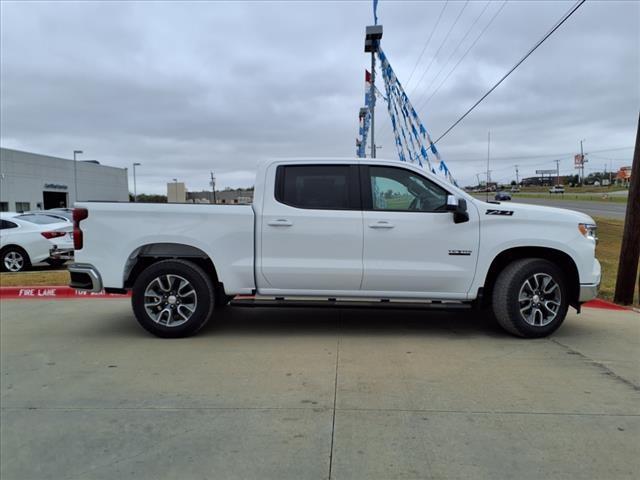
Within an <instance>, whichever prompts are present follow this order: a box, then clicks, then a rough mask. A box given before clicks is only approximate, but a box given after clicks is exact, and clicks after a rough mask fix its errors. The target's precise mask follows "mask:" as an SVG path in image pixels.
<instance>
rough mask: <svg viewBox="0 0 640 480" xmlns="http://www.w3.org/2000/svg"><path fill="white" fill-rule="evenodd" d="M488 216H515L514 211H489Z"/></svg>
mask: <svg viewBox="0 0 640 480" xmlns="http://www.w3.org/2000/svg"><path fill="white" fill-rule="evenodd" d="M487 215H506V216H507V217H510V216H511V215H513V210H487Z"/></svg>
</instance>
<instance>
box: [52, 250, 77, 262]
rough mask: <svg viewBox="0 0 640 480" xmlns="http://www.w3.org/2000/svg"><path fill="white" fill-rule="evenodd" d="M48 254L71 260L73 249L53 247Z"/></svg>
mask: <svg viewBox="0 0 640 480" xmlns="http://www.w3.org/2000/svg"><path fill="white" fill-rule="evenodd" d="M49 256H50V257H51V258H56V259H57V258H60V259H64V260H72V259H73V249H72V248H58V247H54V248H52V249H51V250H50V251H49Z"/></svg>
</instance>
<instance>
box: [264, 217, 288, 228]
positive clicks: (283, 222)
mask: <svg viewBox="0 0 640 480" xmlns="http://www.w3.org/2000/svg"><path fill="white" fill-rule="evenodd" d="M267 225H269V226H271V227H290V226H291V225H293V223H291V222H290V221H289V220H287V219H286V218H279V219H277V220H271V221H269V222H268V223H267Z"/></svg>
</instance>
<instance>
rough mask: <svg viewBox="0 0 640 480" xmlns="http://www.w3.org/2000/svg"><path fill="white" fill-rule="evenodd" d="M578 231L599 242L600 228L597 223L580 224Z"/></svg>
mask: <svg viewBox="0 0 640 480" xmlns="http://www.w3.org/2000/svg"><path fill="white" fill-rule="evenodd" d="M578 230H580V233H581V234H582V235H583V236H585V237H586V238H590V239H592V240H594V241H596V242H597V241H598V227H597V225H596V224H595V223H579V224H578Z"/></svg>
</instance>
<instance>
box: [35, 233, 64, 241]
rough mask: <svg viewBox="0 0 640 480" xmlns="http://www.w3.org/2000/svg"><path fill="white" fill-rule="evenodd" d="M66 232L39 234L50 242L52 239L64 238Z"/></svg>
mask: <svg viewBox="0 0 640 480" xmlns="http://www.w3.org/2000/svg"><path fill="white" fill-rule="evenodd" d="M66 234H67V232H40V235H42V236H43V237H44V238H46V239H48V240H51V239H52V238H58V237H64V236H65V235H66Z"/></svg>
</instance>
